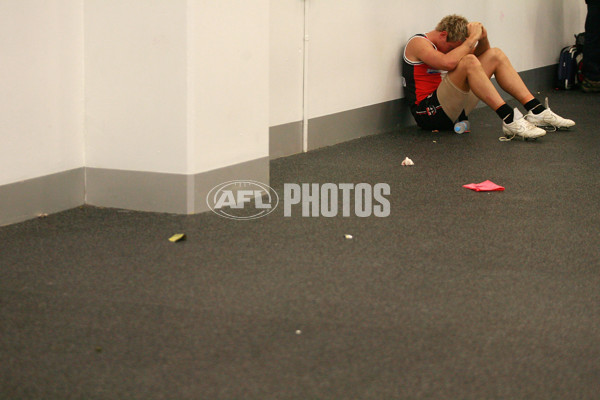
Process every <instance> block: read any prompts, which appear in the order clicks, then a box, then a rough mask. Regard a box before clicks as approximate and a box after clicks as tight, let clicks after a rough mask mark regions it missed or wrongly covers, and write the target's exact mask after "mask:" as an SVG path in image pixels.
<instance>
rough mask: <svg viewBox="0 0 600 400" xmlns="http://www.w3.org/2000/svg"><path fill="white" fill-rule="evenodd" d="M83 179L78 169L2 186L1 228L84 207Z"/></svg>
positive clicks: (80, 169)
mask: <svg viewBox="0 0 600 400" xmlns="http://www.w3.org/2000/svg"><path fill="white" fill-rule="evenodd" d="M84 176H85V171H84V168H77V169H73V170H69V171H64V172H60V173H57V174H52V175H48V176H42V177H38V178H34V179H28V180H26V181H22V182H16V183H11V184H8V185H3V186H0V226H3V225H8V224H13V223H17V222H22V221H25V220H28V219H31V218H35V217H37V216H39V215H41V214H52V213H56V212H60V211H64V210H68V209H71V208H75V207H78V206H81V205H82V204H83V203H84V194H85V178H84Z"/></svg>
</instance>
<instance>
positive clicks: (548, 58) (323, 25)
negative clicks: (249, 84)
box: [270, 0, 586, 125]
mask: <svg viewBox="0 0 600 400" xmlns="http://www.w3.org/2000/svg"><path fill="white" fill-rule="evenodd" d="M280 1H281V0H272V6H271V9H272V15H271V27H272V32H271V34H272V36H275V39H274V38H272V39H271V42H272V46H271V51H272V54H271V60H272V61H271V77H272V78H271V97H272V98H271V104H278V105H279V107H273V108H272V110H271V117H270V119H271V124H272V125H279V124H283V123H289V122H295V121H299V120H302V117H298V112H300V113H301V112H302V110H301V109H299V107H298V102H299V100H298V97H301V94H299V93H298V74H297V73H296V72H293V71H296V70H297V69H298V68H300V65H301V61H299V60H297V59H295V60H294V59H292V58H291V57H290V55H291V54H293V53H294V52H295V51H297V48H298V43H297V40H292V41H289V42H288V41H287V40H284V39H283V38H294V37H298V36H301V35H302V33H301V27H300V26H298V23H297V21H298V19H299V18H301V17H303V16H301V15H300V13H301V10H300V7H299V6H296V7H295V8H294V7H291V6H287V7H284V6H281V5H278V4H276V3H277V2H280ZM308 2H309V13H308V15H307V30H308V35H309V37H310V41H309V43H308V64H309V67H308V110H307V111H306V112H307V117H308V118H316V117H320V116H324V115H329V114H333V113H336V112H341V111H347V110H352V109H356V108H360V107H364V106H368V105H372V104H378V103H382V102H386V101H389V100H393V99H397V98H399V97H401V96H402V89H401V84H400V74H399V56H400V51H401V48H402V46H403V44H404V43H405V42H406V40H407V39H408V38H409V37H410V36H411V35H412V34H414V33H417V32H426V31H429V30H432V29H433V28H434V27H435V25H436V24H437V22H438V21H439V20H440V19H441V18H442V17H443V16H445V15H447V14H452V13H457V14H462V15H464V16H465V17H467V18H468V19H470V20H479V21H481V22H483V23H484V25H485V26H486V28H487V29H488V32H489V36H490V40H491V44H492V46H496V47H500V48H502V49H503V50H505V52H506V53H507V54H508V55H509V56H510V57H511V59H512V61H513V64H514V66H515V68H516V69H517V70H519V71H524V70H529V69H533V68H538V67H543V66H546V65H550V64H554V63H556V62H557V61H558V53H559V51H560V49H561V47H563V46H565V45H567V44H571V43H573V41H574V39H573V34H575V33H578V32H581V31H583V24H584V20H585V13H586V7H585V2H584V1H583V0H581V1H575V0H527V1H523V0H505V1H502V2H499V1H496V0H485V1H473V0H452V1H450V0H440V1H436V2H426V1H421V0H343V1H342V0H337V1H336V0H322V1H321V0H318V1H317V0H314V1H313V0H308ZM284 3H286V1H284ZM292 3H296V5H297V3H300V1H298V2H296V1H293V2H292ZM275 21H278V22H275ZM282 21H292V22H291V23H289V24H287V23H283V22H282ZM279 37H281V38H282V39H281V40H278V39H277V38H279ZM282 60H286V62H282ZM294 63H295V66H294V65H290V64H294ZM289 110H294V112H293V113H291V112H290V111H289Z"/></svg>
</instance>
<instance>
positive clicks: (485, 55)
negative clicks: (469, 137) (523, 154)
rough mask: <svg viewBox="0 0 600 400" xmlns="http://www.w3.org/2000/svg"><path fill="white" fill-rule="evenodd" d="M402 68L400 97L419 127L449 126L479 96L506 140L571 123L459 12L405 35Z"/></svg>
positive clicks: (480, 27) (476, 24)
mask: <svg viewBox="0 0 600 400" xmlns="http://www.w3.org/2000/svg"><path fill="white" fill-rule="evenodd" d="M402 66H403V68H402V74H403V76H404V85H405V95H406V97H407V99H408V101H409V104H410V105H411V113H412V115H413V116H414V118H415V120H416V122H417V125H419V126H420V127H421V128H424V129H437V130H446V129H452V127H453V125H454V123H455V122H456V121H459V120H461V121H462V120H465V119H467V116H468V115H469V113H470V112H471V111H472V110H473V109H474V108H475V106H476V105H477V103H478V101H479V100H481V101H483V102H484V103H485V104H487V105H488V106H489V107H491V108H492V109H493V110H494V111H496V113H497V114H498V116H499V117H500V118H501V119H502V131H503V133H504V135H505V136H506V137H508V138H513V137H515V136H518V137H521V138H537V137H540V136H543V135H545V134H546V131H545V130H544V129H541V128H539V127H540V126H553V127H556V128H568V127H571V126H573V125H575V122H573V121H572V120H569V119H565V118H562V117H560V116H558V115H557V114H555V113H553V112H552V111H551V110H550V108H546V107H547V105H546V107H544V105H542V104H541V103H540V102H539V100H537V99H536V98H535V97H534V96H533V95H532V94H531V93H530V91H529V89H527V87H526V86H525V83H523V80H522V79H521V77H520V76H519V74H518V73H517V71H515V69H514V68H513V66H512V64H511V63H510V60H509V59H508V57H507V56H506V55H505V54H504V53H503V52H502V50H500V49H497V48H491V47H490V42H489V41H488V37H487V31H486V29H485V28H484V27H483V25H482V24H481V23H480V22H470V23H469V22H468V21H467V20H466V19H465V18H464V17H461V16H458V15H448V16H446V17H444V18H443V19H442V20H441V21H440V22H439V24H438V25H437V27H436V28H435V30H433V31H431V32H428V33H425V34H417V35H414V36H413V37H411V38H410V39H409V41H408V43H407V44H406V47H405V49H404V56H403V65H402ZM443 71H448V73H447V74H443V73H442V72H443ZM442 75H444V76H443V77H442ZM492 75H493V76H495V77H496V81H497V82H498V84H499V85H500V87H501V88H502V89H504V90H505V91H506V92H507V93H509V94H510V95H511V96H512V97H514V98H515V99H516V100H518V101H519V102H520V103H521V104H522V105H523V106H524V107H525V109H526V110H527V111H528V113H527V114H526V115H525V117H523V118H519V119H515V116H514V111H513V109H512V108H511V107H509V106H508V105H507V104H506V102H505V101H504V100H503V99H502V97H501V96H500V94H499V93H498V91H497V90H496V88H495V87H494V85H493V84H492V82H491V80H490V78H491V77H492Z"/></svg>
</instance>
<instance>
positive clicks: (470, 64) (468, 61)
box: [458, 54, 481, 71]
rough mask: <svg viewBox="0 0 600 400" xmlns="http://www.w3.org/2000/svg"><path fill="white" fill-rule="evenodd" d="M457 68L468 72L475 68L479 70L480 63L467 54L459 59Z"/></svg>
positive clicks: (473, 56)
mask: <svg viewBox="0 0 600 400" xmlns="http://www.w3.org/2000/svg"><path fill="white" fill-rule="evenodd" d="M458 67H459V68H464V69H466V70H467V71H469V70H473V69H475V68H481V62H480V61H479V59H478V58H477V57H475V55H473V54H467V55H466V56H464V57H463V58H461V60H460V62H459V63H458Z"/></svg>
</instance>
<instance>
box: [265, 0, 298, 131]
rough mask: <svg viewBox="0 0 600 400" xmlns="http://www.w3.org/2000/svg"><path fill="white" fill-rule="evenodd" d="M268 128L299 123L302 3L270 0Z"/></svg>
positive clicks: (295, 0)
mask: <svg viewBox="0 0 600 400" xmlns="http://www.w3.org/2000/svg"><path fill="white" fill-rule="evenodd" d="M270 12H271V18H270V21H269V27H270V37H269V39H270V46H269V50H270V53H269V56H270V74H269V78H270V88H271V89H270V115H269V117H270V126H276V125H281V124H283V123H287V122H295V121H300V120H302V116H303V114H302V107H303V86H304V1H300V0H289V1H288V0H271V1H270Z"/></svg>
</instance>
